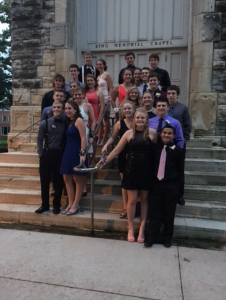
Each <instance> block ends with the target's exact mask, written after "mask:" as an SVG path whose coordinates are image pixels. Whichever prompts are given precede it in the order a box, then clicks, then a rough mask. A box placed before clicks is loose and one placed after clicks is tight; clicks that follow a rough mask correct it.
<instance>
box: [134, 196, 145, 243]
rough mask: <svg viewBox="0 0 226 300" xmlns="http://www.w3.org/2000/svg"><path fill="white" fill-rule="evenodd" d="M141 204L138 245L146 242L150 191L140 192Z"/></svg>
mask: <svg viewBox="0 0 226 300" xmlns="http://www.w3.org/2000/svg"><path fill="white" fill-rule="evenodd" d="M139 196H140V202H141V214H140V219H141V224H140V230H139V236H138V239H137V241H138V243H143V242H144V229H145V224H146V220H147V213H148V191H139Z"/></svg>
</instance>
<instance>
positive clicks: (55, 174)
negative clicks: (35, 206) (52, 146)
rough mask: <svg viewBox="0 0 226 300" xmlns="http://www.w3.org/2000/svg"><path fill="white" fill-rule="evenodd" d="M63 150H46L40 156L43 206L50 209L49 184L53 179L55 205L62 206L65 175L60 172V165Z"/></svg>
mask: <svg viewBox="0 0 226 300" xmlns="http://www.w3.org/2000/svg"><path fill="white" fill-rule="evenodd" d="M62 156H63V150H48V151H47V150H45V151H44V153H43V154H42V156H41V157H40V163H39V173H40V181H41V197H42V206H43V208H46V209H49V186H50V181H51V175H52V179H53V181H54V183H55V195H54V199H53V207H54V208H60V200H61V195H62V189H63V175H62V174H60V172H59V171H60V165H61V160H62Z"/></svg>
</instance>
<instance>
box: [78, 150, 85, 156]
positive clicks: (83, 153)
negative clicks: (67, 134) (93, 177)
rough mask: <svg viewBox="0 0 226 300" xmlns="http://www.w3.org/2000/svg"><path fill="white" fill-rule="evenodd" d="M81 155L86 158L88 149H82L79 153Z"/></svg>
mask: <svg viewBox="0 0 226 300" xmlns="http://www.w3.org/2000/svg"><path fill="white" fill-rule="evenodd" d="M79 155H80V156H85V155H86V149H84V148H81V150H80V151H79Z"/></svg>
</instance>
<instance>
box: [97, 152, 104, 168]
mask: <svg viewBox="0 0 226 300" xmlns="http://www.w3.org/2000/svg"><path fill="white" fill-rule="evenodd" d="M106 160H107V152H103V154H102V156H101V158H100V160H99V161H98V163H97V164H96V167H97V168H98V169H102V168H103V166H104V165H105V164H106Z"/></svg>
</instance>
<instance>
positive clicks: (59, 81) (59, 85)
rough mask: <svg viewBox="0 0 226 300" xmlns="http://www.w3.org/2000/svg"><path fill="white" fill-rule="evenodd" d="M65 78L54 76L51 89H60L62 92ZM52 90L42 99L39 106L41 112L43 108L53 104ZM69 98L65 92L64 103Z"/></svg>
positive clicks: (68, 94) (58, 75) (59, 75)
mask: <svg viewBox="0 0 226 300" xmlns="http://www.w3.org/2000/svg"><path fill="white" fill-rule="evenodd" d="M64 84H65V78H64V76H62V75H61V74H56V75H55V76H54V78H53V88H54V90H55V89H62V90H64ZM54 90H52V91H50V92H48V93H46V94H45V95H44V96H43V98H42V104H41V112H42V111H43V109H44V108H45V107H48V106H51V105H52V104H53V101H54V99H53V93H54ZM70 97H71V95H70V93H68V92H65V99H66V101H67V100H68V99H69V98H70Z"/></svg>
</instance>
